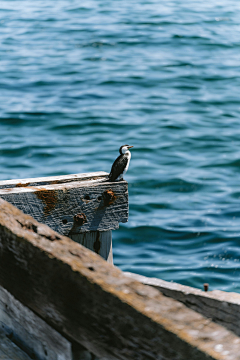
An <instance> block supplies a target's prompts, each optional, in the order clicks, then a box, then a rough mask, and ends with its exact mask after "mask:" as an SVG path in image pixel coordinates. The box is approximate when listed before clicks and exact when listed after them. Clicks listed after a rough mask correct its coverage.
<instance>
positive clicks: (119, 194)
mask: <svg viewBox="0 0 240 360" xmlns="http://www.w3.org/2000/svg"><path fill="white" fill-rule="evenodd" d="M76 180H77V181H76ZM0 186H1V189H0V196H1V197H2V198H3V199H5V200H7V201H8V202H10V203H11V204H13V205H14V206H16V207H17V208H18V209H20V210H22V211H23V212H24V213H25V214H29V215H31V216H33V217H34V218H35V219H36V220H38V221H40V222H42V223H44V224H47V225H48V226H50V227H51V228H52V229H54V230H55V231H58V232H59V233H60V234H63V235H69V233H71V234H73V233H75V234H79V233H84V232H88V231H108V230H114V229H117V228H118V227H119V222H126V221H128V188H127V182H126V181H120V182H107V181H106V173H103V172H98V173H90V174H76V175H68V176H58V177H51V178H39V179H38V178H36V179H22V180H21V179H18V180H8V181H5V182H3V181H2V182H0ZM9 186H11V187H9ZM13 186H14V187H13ZM107 191H110V192H112V193H113V196H112V199H111V196H110V198H109V197H107V196H106V194H108V193H107ZM77 214H80V215H81V214H84V216H85V221H84V222H83V223H79V224H77V223H75V222H74V216H76V215H77Z"/></svg>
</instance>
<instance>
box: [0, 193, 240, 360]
mask: <svg viewBox="0 0 240 360" xmlns="http://www.w3.org/2000/svg"><path fill="white" fill-rule="evenodd" d="M0 284H1V286H3V287H4V288H6V289H7V290H8V291H9V292H11V293H12V294H13V296H14V297H15V298H17V299H18V300H19V301H21V302H22V303H23V304H24V305H25V306H28V307H29V308H30V309H31V310H32V311H34V312H35V313H36V314H37V315H38V316H40V317H41V318H43V319H44V320H45V321H46V322H47V323H48V324H49V325H51V326H52V327H54V328H55V329H56V330H57V331H58V332H60V333H61V334H62V335H64V337H68V338H69V339H71V341H75V342H77V343H79V344H81V345H83V346H84V347H85V348H87V349H88V350H89V351H91V352H93V353H94V354H95V355H96V356H99V357H106V358H108V359H109V360H112V359H121V360H125V359H129V360H130V359H131V360H134V359H136V360H146V359H152V360H176V359H177V360H187V359H194V360H203V359H204V360H207V359H208V360H209V359H219V360H220V359H222V360H223V359H224V360H237V359H238V360H239V359H240V338H239V337H237V336H236V335H234V334H233V333H232V332H230V331H229V330H226V329H225V328H224V327H222V326H220V325H218V324H215V323H214V322H212V321H211V319H208V318H206V317H204V316H202V315H201V314H199V313H197V312H195V311H193V310H192V309H189V308H187V307H186V306H185V305H184V304H182V303H180V302H178V301H176V300H174V299H171V298H167V297H165V296H164V295H162V294H161V292H159V291H158V290H157V289H154V288H153V287H150V286H147V285H143V284H141V283H140V282H137V281H135V280H133V279H131V278H129V277H127V276H124V274H123V273H122V272H121V271H120V270H119V269H117V268H115V267H114V266H112V265H110V264H108V263H107V262H105V261H104V260H103V259H102V258H101V257H100V256H98V255H97V254H94V253H93V252H91V251H89V250H88V249H86V248H84V247H83V246H81V245H80V244H77V243H76V242H74V241H72V240H71V239H69V238H66V237H64V236H61V235H59V234H56V233H55V232H54V231H53V230H51V229H50V228H48V227H47V226H45V225H42V224H39V223H38V222H37V221H35V220H34V219H33V218H31V217H30V216H27V215H24V214H22V213H21V212H20V211H19V210H18V209H16V208H14V207H13V206H11V205H10V204H8V203H6V202H4V201H3V200H0Z"/></svg>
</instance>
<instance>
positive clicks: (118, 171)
mask: <svg viewBox="0 0 240 360" xmlns="http://www.w3.org/2000/svg"><path fill="white" fill-rule="evenodd" d="M131 148H133V146H129V145H122V146H121V147H120V149H119V152H120V155H119V156H118V158H117V159H116V160H115V161H114V163H113V165H112V168H111V171H110V174H109V177H108V179H109V181H120V180H123V176H124V175H125V174H126V172H127V170H128V167H129V163H130V159H131V153H130V151H129V149H131Z"/></svg>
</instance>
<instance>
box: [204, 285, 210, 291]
mask: <svg viewBox="0 0 240 360" xmlns="http://www.w3.org/2000/svg"><path fill="white" fill-rule="evenodd" d="M203 287H204V291H208V287H209V284H208V283H205V284H203Z"/></svg>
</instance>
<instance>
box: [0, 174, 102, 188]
mask: <svg viewBox="0 0 240 360" xmlns="http://www.w3.org/2000/svg"><path fill="white" fill-rule="evenodd" d="M107 175H108V173H106V172H105V171H98V172H92V173H81V174H69V175H59V176H45V177H38V178H26V179H12V180H1V181H0V189H7V188H14V187H26V186H38V185H51V184H53V185H54V184H65V183H67V182H72V181H85V180H97V179H99V180H101V179H102V180H104V179H106V177H107Z"/></svg>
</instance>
